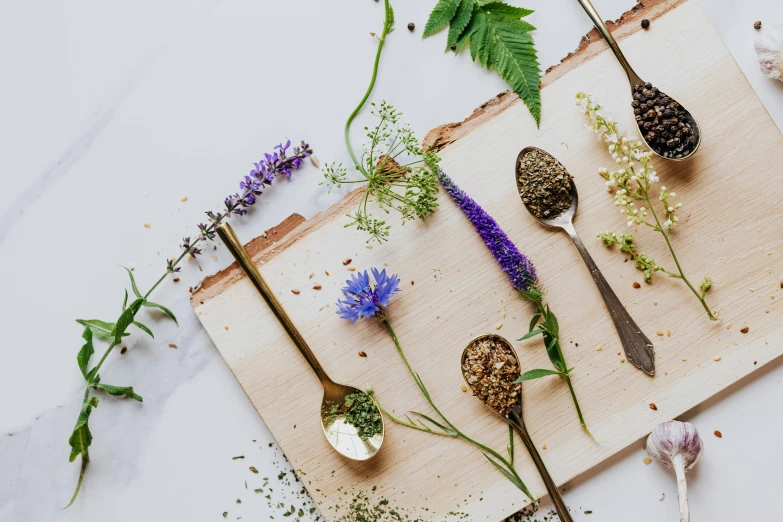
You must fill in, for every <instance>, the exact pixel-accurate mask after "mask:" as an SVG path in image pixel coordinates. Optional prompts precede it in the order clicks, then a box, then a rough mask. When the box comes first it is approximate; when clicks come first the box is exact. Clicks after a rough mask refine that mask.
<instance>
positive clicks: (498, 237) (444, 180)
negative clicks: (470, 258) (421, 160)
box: [438, 170, 538, 292]
mask: <svg viewBox="0 0 783 522" xmlns="http://www.w3.org/2000/svg"><path fill="white" fill-rule="evenodd" d="M438 179H439V180H440V183H441V185H443V188H444V189H446V192H447V193H448V194H449V196H451V199H452V200H454V202H455V203H456V204H457V206H458V207H459V208H460V210H462V212H463V213H464V214H465V215H466V216H467V217H468V219H469V220H470V222H471V223H473V226H474V227H476V232H478V234H479V236H481V239H482V240H484V244H486V245H487V248H489V251H490V252H492V255H493V256H494V257H495V260H496V261H497V262H498V264H499V265H500V266H501V268H503V271H504V272H505V273H506V274H508V280H509V281H511V284H512V285H513V286H514V288H516V289H517V290H519V291H522V292H527V291H528V290H531V289H533V288H535V287H536V286H537V285H538V274H537V273H536V267H535V266H533V262H532V261H531V260H530V259H529V258H528V257H527V256H526V255H525V254H523V253H522V252H520V251H519V249H518V248H517V246H516V245H515V244H514V243H513V242H512V241H511V240H510V239H509V238H508V236H507V235H506V233H505V232H503V229H502V228H500V226H499V225H498V224H497V222H496V221H495V220H494V219H493V218H492V216H490V215H489V214H487V212H486V211H485V210H484V209H483V208H481V206H480V205H479V204H478V203H476V202H475V201H474V200H473V198H471V197H470V196H468V195H467V194H466V193H465V191H463V190H462V189H461V188H459V187H458V186H457V184H456V183H454V181H453V180H452V179H451V178H450V177H448V176H447V175H446V173H445V172H443V171H442V170H439V172H438Z"/></svg>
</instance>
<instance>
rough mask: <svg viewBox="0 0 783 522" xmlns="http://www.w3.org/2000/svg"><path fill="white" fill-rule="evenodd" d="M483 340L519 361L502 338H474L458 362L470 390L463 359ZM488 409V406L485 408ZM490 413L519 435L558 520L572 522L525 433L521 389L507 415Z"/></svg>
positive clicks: (536, 451)
mask: <svg viewBox="0 0 783 522" xmlns="http://www.w3.org/2000/svg"><path fill="white" fill-rule="evenodd" d="M484 339H492V340H493V341H494V342H495V343H497V344H502V345H504V346H505V347H507V348H508V349H509V350H510V351H511V353H513V354H514V357H515V358H516V359H517V361H518V360H519V357H517V353H516V352H515V351H514V348H513V347H512V346H511V343H509V342H508V341H507V340H506V339H504V338H503V337H500V336H499V335H495V334H487V335H481V336H479V337H476V338H475V339H473V340H472V341H470V343H468V345H467V346H466V347H465V349H464V350H463V351H462V359H461V361H460V368H461V369H462V378H463V379H465V384H467V385H468V387H469V388H471V389H472V387H471V385H470V382H469V381H468V375H466V373H465V358H466V357H467V355H468V348H470V347H471V346H473V345H474V344H476V343H479V342H481V341H483V340H484ZM487 407H488V408H489V406H487ZM489 409H490V411H491V412H492V413H494V414H495V415H497V416H498V417H500V418H501V419H503V420H504V421H506V422H507V423H509V424H510V425H511V427H513V428H514V430H515V431H516V432H517V433H518V434H519V437H520V438H521V439H522V443H523V444H524V445H525V448H527V451H528V453H530V457H531V458H532V459H533V464H535V465H536V469H538V473H539V475H541V479H542V480H543V481H544V486H546V491H547V493H549V498H550V499H551V500H552V503H553V504H554V505H555V510H556V511H557V514H558V516H559V517H560V520H561V521H562V522H573V520H574V519H573V518H571V513H569V512H568V507H566V505H565V501H564V500H563V497H562V496H561V495H560V492H559V491H558V490H557V484H555V481H554V480H552V477H551V476H550V475H549V471H547V469H546V465H544V461H543V460H541V456H540V455H539V454H538V450H537V449H536V445H535V444H533V439H532V438H530V434H529V433H528V431H527V427H525V419H524V417H523V416H522V389H521V388H520V390H519V400H518V401H517V402H516V403H515V404H514V405H513V406H511V411H510V412H509V413H508V415H501V414H500V413H498V412H496V411H495V410H494V409H493V408H489Z"/></svg>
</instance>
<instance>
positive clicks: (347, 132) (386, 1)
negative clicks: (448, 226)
mask: <svg viewBox="0 0 783 522" xmlns="http://www.w3.org/2000/svg"><path fill="white" fill-rule="evenodd" d="M384 10H385V17H384V20H383V31H382V32H381V36H380V38H379V39H378V50H377V51H376V52H375V63H374V64H373V68H372V78H371V79H370V85H369V87H367V92H365V93H364V96H363V97H362V100H361V101H360V102H359V105H357V106H356V108H355V109H354V110H353V112H352V113H351V115H350V116H348V120H347V121H346V122H345V133H344V134H345V145H346V146H347V147H348V154H350V155H351V160H352V161H353V163H354V165H356V168H357V169H359V171H361V172H362V173H364V171H363V169H362V167H361V165H360V164H359V160H358V159H357V158H356V154H355V153H354V151H353V147H351V136H350V131H351V123H353V120H354V118H356V115H357V114H359V111H361V110H362V107H364V104H365V103H367V99H368V98H369V97H370V94H371V93H372V90H373V88H374V87H375V80H376V78H377V77H378V65H379V64H380V63H381V52H382V51H383V44H384V42H385V41H386V35H387V34H389V30H390V29H391V26H392V20H391V12H392V11H391V6H389V0H384ZM365 175H366V174H365Z"/></svg>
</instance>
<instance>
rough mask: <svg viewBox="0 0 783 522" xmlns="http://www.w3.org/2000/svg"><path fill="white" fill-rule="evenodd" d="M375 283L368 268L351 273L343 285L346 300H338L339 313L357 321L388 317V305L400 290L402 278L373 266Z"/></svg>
mask: <svg viewBox="0 0 783 522" xmlns="http://www.w3.org/2000/svg"><path fill="white" fill-rule="evenodd" d="M370 271H371V272H372V277H373V279H374V280H375V285H372V284H370V275H369V274H368V273H367V270H365V271H364V272H359V273H358V274H353V275H351V278H350V279H348V280H347V281H346V282H345V286H344V287H343V289H342V290H343V297H344V298H345V299H344V300H342V301H340V300H338V301H337V315H339V316H340V317H342V318H343V319H345V320H347V321H350V322H351V323H355V322H356V321H358V320H359V319H370V318H371V317H378V318H380V319H384V318H385V317H386V307H387V306H389V302H390V301H391V298H392V296H393V295H394V294H396V293H397V292H399V291H400V278H399V277H397V276H396V275H394V274H388V275H387V274H386V269H385V268H384V269H383V270H382V271H380V272H379V271H378V269H377V268H371V269H370Z"/></svg>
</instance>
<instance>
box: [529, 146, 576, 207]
mask: <svg viewBox="0 0 783 522" xmlns="http://www.w3.org/2000/svg"><path fill="white" fill-rule="evenodd" d="M571 182H572V178H571V175H570V174H569V173H568V171H566V169H565V167H563V165H562V164H561V163H560V162H559V161H557V160H556V159H555V158H554V157H552V156H551V155H549V154H545V153H541V152H539V151H537V150H531V151H530V152H528V153H527V154H525V155H524V156H523V157H522V159H520V160H519V165H517V187H518V188H519V195H520V196H522V203H524V204H525V206H526V207H527V209H528V210H529V211H530V212H531V213H532V214H533V215H534V216H535V217H537V218H539V219H541V218H543V219H552V218H555V217H557V216H559V215H561V214H562V213H563V212H565V211H566V210H568V209H569V208H570V207H571Z"/></svg>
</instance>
